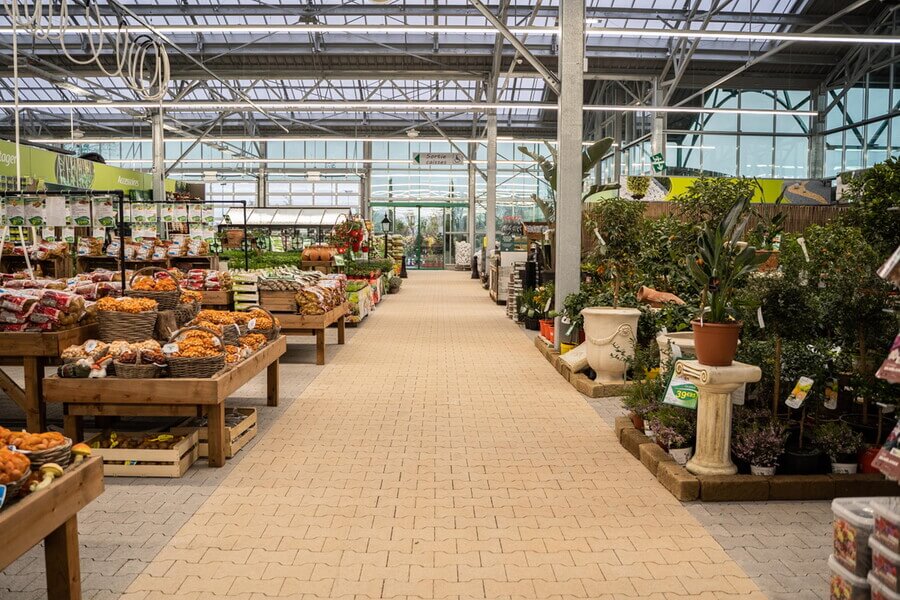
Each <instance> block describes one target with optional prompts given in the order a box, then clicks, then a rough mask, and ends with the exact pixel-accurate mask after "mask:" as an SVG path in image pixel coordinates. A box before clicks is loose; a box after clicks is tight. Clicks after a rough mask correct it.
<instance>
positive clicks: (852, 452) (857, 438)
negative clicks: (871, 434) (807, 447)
mask: <svg viewBox="0 0 900 600" xmlns="http://www.w3.org/2000/svg"><path fill="white" fill-rule="evenodd" d="M813 436H814V438H815V440H816V443H817V444H818V445H819V447H821V448H822V449H823V450H824V451H825V452H826V453H827V454H828V458H830V459H831V472H832V473H856V470H857V467H858V463H857V456H856V453H857V452H858V451H859V449H860V448H861V447H862V445H863V438H862V434H861V433H859V432H856V431H853V428H852V427H850V425H848V424H847V423H844V422H843V421H828V422H826V423H822V424H821V425H819V426H818V427H816V429H815V431H814V433H813Z"/></svg>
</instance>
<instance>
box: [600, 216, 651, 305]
mask: <svg viewBox="0 0 900 600" xmlns="http://www.w3.org/2000/svg"><path fill="white" fill-rule="evenodd" d="M644 208H645V205H644V204H643V203H641V202H636V201H634V200H625V199H623V198H604V199H601V200H599V201H598V202H595V203H593V204H592V205H591V207H590V208H589V210H588V211H587V213H586V215H585V220H586V222H587V226H588V229H589V230H591V231H593V232H595V235H596V236H598V239H597V240H596V242H597V243H596V244H595V245H594V247H593V248H592V249H591V250H589V251H588V252H587V257H586V258H587V260H588V261H589V262H591V263H593V264H595V265H597V274H598V275H599V276H600V277H601V278H602V279H607V280H609V281H611V283H612V292H613V307H615V308H618V306H619V298H620V294H621V291H622V288H623V286H626V287H628V288H629V289H630V288H632V287H633V286H634V284H635V283H636V282H637V276H636V265H637V258H638V253H639V252H640V250H641V237H640V236H641V226H642V222H643V215H644Z"/></svg>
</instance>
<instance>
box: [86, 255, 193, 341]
mask: <svg viewBox="0 0 900 600" xmlns="http://www.w3.org/2000/svg"><path fill="white" fill-rule="evenodd" d="M144 271H150V272H151V273H157V272H163V273H166V274H168V271H166V270H165V269H160V268H159V267H144V268H143V269H138V270H137V271H135V272H134V274H133V275H132V276H131V279H129V280H128V285H129V287H131V286H132V285H134V279H135V277H137V276H139V275H140V274H141V273H143V272H144ZM169 277H171V275H169ZM172 280H173V281H175V278H174V277H173V278H172ZM125 295H126V296H129V297H131V298H149V299H150V300H156V303H157V304H159V310H175V308H176V307H177V306H178V302H179V301H180V300H181V288H180V287H179V285H178V282H177V281H176V282H175V289H174V290H171V291H168V292H151V291H145V290H134V289H128V290H125ZM104 341H105V340H104Z"/></svg>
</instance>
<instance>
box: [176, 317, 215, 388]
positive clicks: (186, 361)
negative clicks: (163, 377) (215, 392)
mask: <svg viewBox="0 0 900 600" xmlns="http://www.w3.org/2000/svg"><path fill="white" fill-rule="evenodd" d="M192 330H195V331H205V332H207V333H209V334H212V335H213V336H215V338H216V339H218V340H219V344H220V347H221V348H222V353H221V354H219V355H217V356H203V357H199V358H185V357H179V356H169V357H168V360H169V375H170V376H172V377H175V378H185V377H191V378H200V379H206V378H208V377H212V376H213V375H215V374H216V373H218V372H219V371H221V370H222V369H224V368H225V351H224V350H225V341H224V340H223V337H222V335H220V334H219V333H217V332H215V331H213V330H212V329H208V328H206V327H197V326H196V325H194V326H191V327H184V328H182V329H179V330H178V331H176V332H175V333H173V334H172V336H171V337H170V338H169V343H170V344H171V343H172V342H175V341H176V340H177V339H178V336H179V335H181V334H183V333H185V332H187V331H192Z"/></svg>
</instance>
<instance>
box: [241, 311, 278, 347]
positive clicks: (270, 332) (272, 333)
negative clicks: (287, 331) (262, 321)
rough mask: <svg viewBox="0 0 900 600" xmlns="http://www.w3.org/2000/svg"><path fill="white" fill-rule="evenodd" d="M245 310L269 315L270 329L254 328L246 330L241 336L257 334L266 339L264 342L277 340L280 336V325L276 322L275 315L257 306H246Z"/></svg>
mask: <svg viewBox="0 0 900 600" xmlns="http://www.w3.org/2000/svg"><path fill="white" fill-rule="evenodd" d="M246 310H247V311H248V312H249V311H251V310H261V311H262V312H264V313H266V314H267V315H269V318H270V319H272V327H270V328H268V329H261V328H259V327H256V328H254V329H249V328H247V331H245V332H244V334H243V335H246V334H247V333H258V334H260V335H264V336H265V337H266V340H268V341H270V342H272V341H275V340H277V339H278V336H279V335H281V324H280V323H279V322H278V319H276V318H275V315H273V314H272V313H271V312H270V311H269V310H267V309H265V308H263V307H262V306H260V305H258V304H254V305H253V306H248V307H247V309H246Z"/></svg>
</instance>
